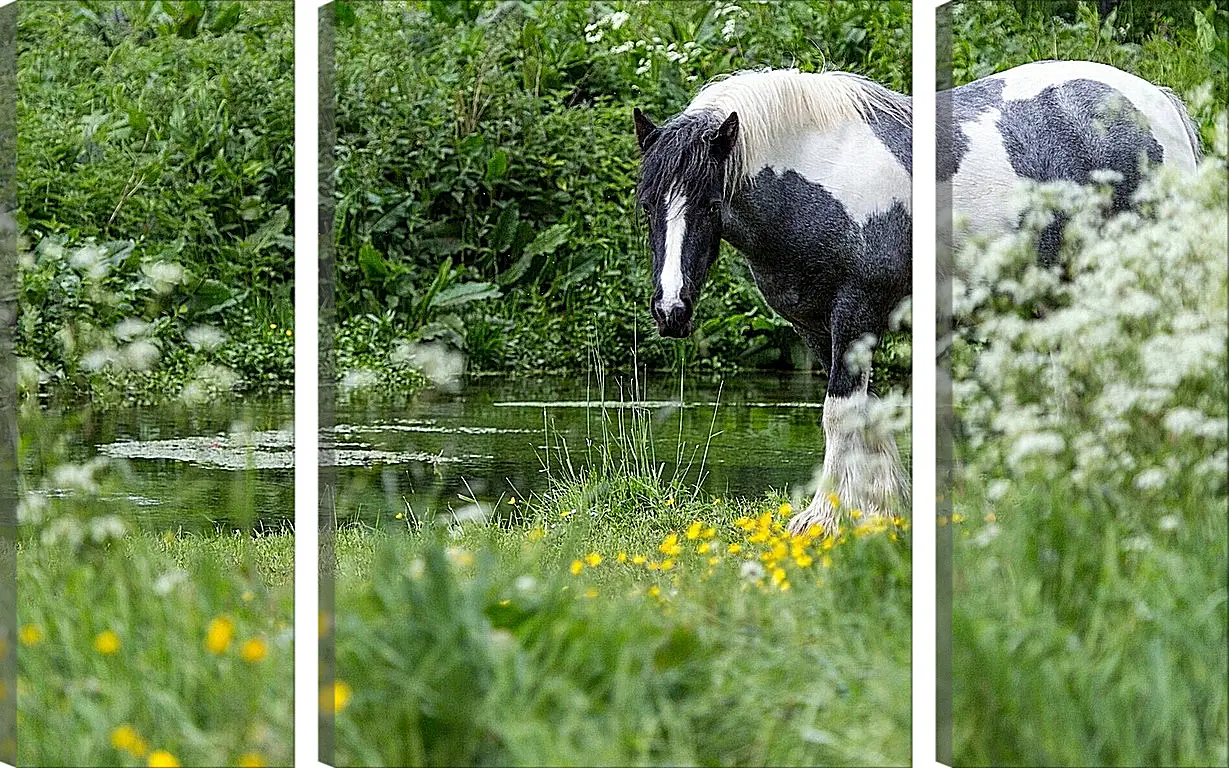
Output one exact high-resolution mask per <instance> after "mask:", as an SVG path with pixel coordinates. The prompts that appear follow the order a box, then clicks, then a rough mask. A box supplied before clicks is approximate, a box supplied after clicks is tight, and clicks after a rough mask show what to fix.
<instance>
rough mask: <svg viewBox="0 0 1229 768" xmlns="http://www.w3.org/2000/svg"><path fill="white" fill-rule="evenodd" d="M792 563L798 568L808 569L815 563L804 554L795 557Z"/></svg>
mask: <svg viewBox="0 0 1229 768" xmlns="http://www.w3.org/2000/svg"><path fill="white" fill-rule="evenodd" d="M794 562H795V563H797V564H798V567H799V568H810V567H811V563H813V562H815V559H814V558H812V557H811V556H810V555H808V554H806V553H805V552H804V553H803V554H801V555H795V556H794Z"/></svg>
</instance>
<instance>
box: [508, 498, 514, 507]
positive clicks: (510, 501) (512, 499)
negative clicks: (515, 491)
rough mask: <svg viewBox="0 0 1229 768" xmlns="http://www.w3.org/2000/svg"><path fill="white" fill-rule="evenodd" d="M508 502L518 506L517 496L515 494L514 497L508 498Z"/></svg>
mask: <svg viewBox="0 0 1229 768" xmlns="http://www.w3.org/2000/svg"><path fill="white" fill-rule="evenodd" d="M508 503H509V504H511V505H512V506H516V497H515V496H513V497H512V498H510V499H508Z"/></svg>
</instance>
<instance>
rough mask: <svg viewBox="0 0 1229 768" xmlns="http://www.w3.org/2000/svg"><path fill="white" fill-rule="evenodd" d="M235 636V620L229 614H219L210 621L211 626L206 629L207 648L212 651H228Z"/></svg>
mask: <svg viewBox="0 0 1229 768" xmlns="http://www.w3.org/2000/svg"><path fill="white" fill-rule="evenodd" d="M234 636H235V622H233V621H231V619H230V617H229V616H219V617H217V618H216V619H214V620H213V621H211V622H209V628H208V629H207V630H206V631H205V648H206V649H208V650H209V652H210V653H216V654H223V653H226V649H227V648H229V647H230V641H231V639H232V638H233V637H234Z"/></svg>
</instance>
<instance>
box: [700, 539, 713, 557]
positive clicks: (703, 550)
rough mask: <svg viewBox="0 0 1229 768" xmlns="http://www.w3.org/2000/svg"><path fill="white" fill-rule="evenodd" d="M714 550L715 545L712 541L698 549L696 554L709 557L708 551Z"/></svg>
mask: <svg viewBox="0 0 1229 768" xmlns="http://www.w3.org/2000/svg"><path fill="white" fill-rule="evenodd" d="M712 548H713V543H712V542H711V541H706V542H704V543H703V544H701V545H700V546H698V547H696V552H697V553H698V554H701V555H707V554H708V551H709V550H710V549H712Z"/></svg>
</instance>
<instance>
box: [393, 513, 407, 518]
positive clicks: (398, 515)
mask: <svg viewBox="0 0 1229 768" xmlns="http://www.w3.org/2000/svg"><path fill="white" fill-rule="evenodd" d="M393 517H395V518H397V519H398V520H401V519H403V518H404V517H405V513H404V512H398V513H397V514H395V515H393Z"/></svg>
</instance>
